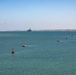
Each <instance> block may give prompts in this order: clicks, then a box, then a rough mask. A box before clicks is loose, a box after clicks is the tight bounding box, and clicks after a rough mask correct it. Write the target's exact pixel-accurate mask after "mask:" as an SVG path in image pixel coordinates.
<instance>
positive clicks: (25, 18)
mask: <svg viewBox="0 0 76 75" xmlns="http://www.w3.org/2000/svg"><path fill="white" fill-rule="evenodd" d="M29 28H31V29H32V30H51V29H76V0H0V31H10V30H27V29H29Z"/></svg>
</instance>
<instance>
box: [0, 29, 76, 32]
mask: <svg viewBox="0 0 76 75" xmlns="http://www.w3.org/2000/svg"><path fill="white" fill-rule="evenodd" d="M21 31H22V32H28V31H27V30H8V31H0V32H21ZM34 31H37V32H39V31H46V32H47V31H76V29H52V30H32V31H31V32H34Z"/></svg>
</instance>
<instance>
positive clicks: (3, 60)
mask: <svg viewBox="0 0 76 75" xmlns="http://www.w3.org/2000/svg"><path fill="white" fill-rule="evenodd" d="M23 45H27V46H26V47H22V46H23ZM12 48H14V51H15V53H14V54H12V53H11V51H12ZM0 75H76V32H74V31H32V32H25V31H21V32H20V31H19V32H15V31H14V32H0Z"/></svg>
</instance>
